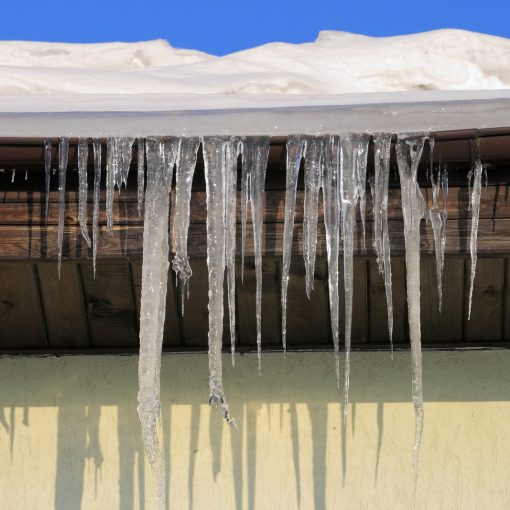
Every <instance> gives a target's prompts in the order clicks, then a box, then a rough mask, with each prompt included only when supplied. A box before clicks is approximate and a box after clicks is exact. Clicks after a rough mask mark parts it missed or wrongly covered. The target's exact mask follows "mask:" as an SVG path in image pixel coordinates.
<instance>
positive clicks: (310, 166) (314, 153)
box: [303, 136, 322, 299]
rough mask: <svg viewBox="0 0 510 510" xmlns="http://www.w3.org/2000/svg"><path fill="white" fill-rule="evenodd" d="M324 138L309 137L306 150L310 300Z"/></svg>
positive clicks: (306, 255) (305, 222)
mask: <svg viewBox="0 0 510 510" xmlns="http://www.w3.org/2000/svg"><path fill="white" fill-rule="evenodd" d="M321 156H322V138H320V137H311V136H310V137H307V139H306V150H305V200H304V211H303V258H304V260H305V271H306V275H305V282H306V295H307V297H308V299H310V295H311V292H312V290H313V283H314V278H315V258H316V253H317V221H318V217H319V192H320V189H321V186H322V182H321Z"/></svg>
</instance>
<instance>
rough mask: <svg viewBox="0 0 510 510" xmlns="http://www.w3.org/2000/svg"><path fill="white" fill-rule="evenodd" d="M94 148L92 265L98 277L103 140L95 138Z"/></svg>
mask: <svg viewBox="0 0 510 510" xmlns="http://www.w3.org/2000/svg"><path fill="white" fill-rule="evenodd" d="M93 148H94V205H93V212H92V267H93V268H94V278H95V277H96V257H97V237H98V224H99V192H100V191H101V141H100V140H98V139H97V138H95V139H94V140H93Z"/></svg>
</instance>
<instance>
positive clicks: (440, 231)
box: [429, 140, 448, 312]
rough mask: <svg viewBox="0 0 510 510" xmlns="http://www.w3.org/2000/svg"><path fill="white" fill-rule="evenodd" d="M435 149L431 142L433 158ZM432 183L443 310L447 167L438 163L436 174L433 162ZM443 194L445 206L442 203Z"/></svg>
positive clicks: (432, 220)
mask: <svg viewBox="0 0 510 510" xmlns="http://www.w3.org/2000/svg"><path fill="white" fill-rule="evenodd" d="M433 150H434V142H433V140H431V142H430V153H431V160H432V154H433ZM430 183H431V186H432V206H431V208H430V210H429V218H430V223H431V225H432V231H433V233H434V251H435V255H436V277H437V294H438V305H439V311H440V312H441V308H442V302H443V269H444V252H445V248H446V221H447V219H448V174H447V172H446V168H445V167H443V166H442V165H438V168H437V172H436V174H435V175H434V168H433V165H432V163H431V168H430ZM440 195H442V202H443V204H442V205H443V207H441V204H440Z"/></svg>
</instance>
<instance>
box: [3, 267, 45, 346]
mask: <svg viewBox="0 0 510 510" xmlns="http://www.w3.org/2000/svg"><path fill="white" fill-rule="evenodd" d="M46 346H47V338H46V328H45V322H44V316H43V311H42V307H41V299H40V294H39V286H38V282H37V278H36V273H35V267H34V265H33V264H18V263H2V264H0V347H20V348H45V347H46Z"/></svg>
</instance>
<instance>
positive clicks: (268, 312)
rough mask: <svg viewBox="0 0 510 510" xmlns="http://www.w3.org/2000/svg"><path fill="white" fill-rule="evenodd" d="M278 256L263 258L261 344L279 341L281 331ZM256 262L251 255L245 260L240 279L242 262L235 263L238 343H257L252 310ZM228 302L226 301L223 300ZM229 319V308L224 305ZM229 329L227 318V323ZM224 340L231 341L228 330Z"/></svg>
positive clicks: (253, 311) (253, 308)
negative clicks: (240, 263) (242, 275)
mask: <svg viewBox="0 0 510 510" xmlns="http://www.w3.org/2000/svg"><path fill="white" fill-rule="evenodd" d="M279 285H280V282H279V272H278V260H275V259H274V258H265V259H263V261H262V344H264V343H265V342H269V343H273V344H275V343H278V341H279V340H280V339H281V335H280V327H281V326H280V300H279V293H278V288H279ZM255 288H256V278H255V263H254V260H253V259H252V258H251V257H250V258H248V259H246V260H245V268H244V278H243V281H241V266H240V265H239V264H238V265H237V266H236V294H237V303H236V316H237V317H236V322H237V331H238V335H237V339H238V342H239V345H253V344H255V345H256V343H257V322H256V314H255ZM226 305H228V303H226ZM225 317H226V318H227V319H228V308H225ZM226 326H227V327H226V331H227V332H228V320H227V325H226ZM224 341H225V342H228V343H229V342H230V334H229V335H227V338H226V339H225V340H224Z"/></svg>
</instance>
